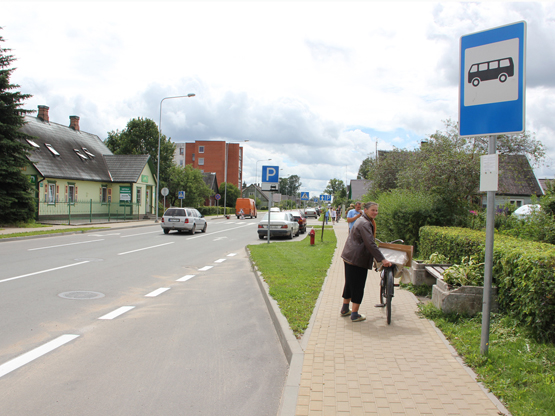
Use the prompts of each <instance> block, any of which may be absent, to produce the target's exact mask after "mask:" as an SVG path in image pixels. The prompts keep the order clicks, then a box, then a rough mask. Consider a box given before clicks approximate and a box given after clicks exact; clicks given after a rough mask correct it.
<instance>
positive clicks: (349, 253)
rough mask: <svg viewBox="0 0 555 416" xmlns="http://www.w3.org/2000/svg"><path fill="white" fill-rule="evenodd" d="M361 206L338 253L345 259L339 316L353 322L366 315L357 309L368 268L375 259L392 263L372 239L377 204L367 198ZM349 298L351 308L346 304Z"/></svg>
mask: <svg viewBox="0 0 555 416" xmlns="http://www.w3.org/2000/svg"><path fill="white" fill-rule="evenodd" d="M363 209H364V213H363V214H362V216H361V217H360V218H359V219H358V220H357V221H356V222H355V224H354V225H353V228H352V229H351V232H350V233H349V237H348V238H347V242H346V243H345V247H344V248H343V253H341V257H342V258H343V261H344V262H345V287H344V289H343V307H342V308H341V316H349V315H351V321H353V322H360V321H364V320H365V319H366V316H364V315H362V314H360V313H358V310H359V307H360V304H361V303H362V298H363V296H364V286H365V285H366V276H367V275H368V269H371V268H372V266H373V264H374V259H376V261H378V262H381V263H382V264H383V266H384V267H389V266H391V262H390V261H388V260H386V259H385V257H384V256H383V254H382V253H381V251H380V249H379V248H378V246H377V245H376V242H375V239H374V236H375V235H376V222H375V221H374V219H375V218H376V216H377V215H378V204H376V203H375V202H366V203H365V204H364V205H363ZM351 302H352V304H353V306H352V310H351V309H350V308H349V304H350V303H351Z"/></svg>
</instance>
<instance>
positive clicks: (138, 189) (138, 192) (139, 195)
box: [137, 188, 141, 205]
mask: <svg viewBox="0 0 555 416" xmlns="http://www.w3.org/2000/svg"><path fill="white" fill-rule="evenodd" d="M137 204H139V205H141V188H137Z"/></svg>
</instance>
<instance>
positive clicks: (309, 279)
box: [248, 229, 337, 337]
mask: <svg viewBox="0 0 555 416" xmlns="http://www.w3.org/2000/svg"><path fill="white" fill-rule="evenodd" d="M321 232H322V231H321V230H320V231H318V232H317V234H316V238H315V244H314V245H313V246H311V245H310V239H309V238H308V237H307V238H305V239H304V240H302V241H296V242H278V241H274V242H273V243H271V244H258V245H249V246H248V249H249V251H250V255H251V258H252V260H253V262H254V263H255V264H256V267H257V268H258V270H259V271H260V273H261V274H262V277H263V278H264V280H265V281H266V283H268V286H269V291H270V296H272V297H273V298H274V299H275V300H276V301H277V303H278V304H279V307H280V309H281V312H282V313H283V315H284V316H285V317H286V318H287V321H288V322H289V325H290V326H291V329H292V330H293V332H294V334H295V336H297V337H300V336H301V335H302V334H303V333H304V331H305V330H306V328H307V327H308V321H309V320H310V316H311V315H312V312H313V310H314V306H315V305H316V300H317V299H318V295H319V294H320V291H321V290H322V284H323V283H324V279H325V278H326V275H327V273H328V269H329V268H330V266H331V261H332V258H333V253H334V251H335V246H336V244H337V239H336V238H335V232H334V231H333V230H327V229H324V241H323V242H321V241H320V236H321Z"/></svg>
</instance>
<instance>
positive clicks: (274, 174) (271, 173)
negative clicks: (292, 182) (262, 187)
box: [262, 166, 279, 183]
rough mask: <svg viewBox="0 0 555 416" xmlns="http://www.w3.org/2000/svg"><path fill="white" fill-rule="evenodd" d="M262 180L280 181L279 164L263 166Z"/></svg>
mask: <svg viewBox="0 0 555 416" xmlns="http://www.w3.org/2000/svg"><path fill="white" fill-rule="evenodd" d="M262 182H276V183H277V182H279V166H262Z"/></svg>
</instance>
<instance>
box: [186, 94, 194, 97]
mask: <svg viewBox="0 0 555 416" xmlns="http://www.w3.org/2000/svg"><path fill="white" fill-rule="evenodd" d="M194 96H195V94H187V97H194Z"/></svg>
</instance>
